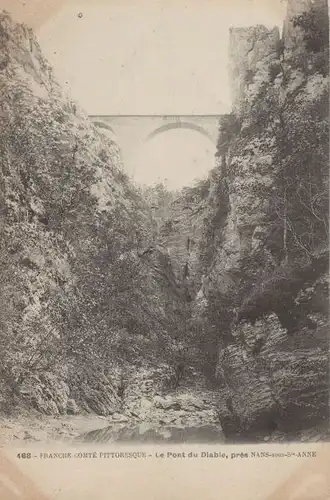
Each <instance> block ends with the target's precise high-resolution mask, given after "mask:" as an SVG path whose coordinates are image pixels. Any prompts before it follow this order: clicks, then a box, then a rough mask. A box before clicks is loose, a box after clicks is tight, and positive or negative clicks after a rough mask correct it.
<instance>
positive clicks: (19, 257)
mask: <svg viewBox="0 0 330 500" xmlns="http://www.w3.org/2000/svg"><path fill="white" fill-rule="evenodd" d="M0 44H1V63H0V129H1V139H0V151H1V175H0V209H1V212H0V228H1V243H0V245H1V249H0V266H1V271H0V272H1V278H2V288H1V292H0V301H1V309H2V314H1V319H0V321H1V336H0V339H1V340H0V342H1V360H2V362H1V366H2V367H1V384H2V389H3V390H2V396H1V397H2V400H1V402H0V405H1V408H2V410H3V411H4V410H6V409H10V406H12V405H13V403H14V402H15V400H17V401H21V400H22V398H23V400H24V401H25V402H26V404H27V405H28V406H29V407H31V406H34V407H35V408H36V409H38V410H39V411H41V412H44V413H50V414H51V413H65V412H73V413H74V412H76V411H82V410H85V411H94V412H96V413H99V414H109V413H111V412H113V411H115V410H117V409H118V408H119V407H120V405H121V404H122V400H121V394H122V386H123V384H124V382H123V380H124V379H125V377H126V371H127V367H128V368H130V369H131V370H134V369H133V368H132V367H133V366H135V362H137V363H140V365H141V360H143V362H144V364H145V366H148V363H150V364H155V363H156V364H157V362H158V361H157V360H159V356H160V354H161V355H162V357H163V358H164V357H165V355H166V352H167V351H170V346H172V344H173V343H174V344H175V341H174V340H173V341H172V340H171V338H170V337H171V333H172V330H171V332H169V327H168V326H167V320H166V314H167V313H168V311H169V310H171V307H172V305H171V304H172V303H173V302H174V301H175V298H176V297H177V294H178V293H179V295H180V290H179V292H178V290H177V289H176V283H175V280H173V277H172V274H171V272H172V271H171V266H170V265H169V264H168V262H167V261H166V256H163V255H162V254H161V252H160V251H159V250H157V249H151V248H150V245H151V242H152V240H153V235H152V232H153V229H152V227H151V221H150V216H149V208H148V207H147V205H146V203H145V202H144V201H143V199H142V197H141V195H140V194H139V192H138V191H137V190H136V189H135V188H134V187H133V185H132V184H131V183H130V181H129V180H128V178H127V177H126V176H125V174H124V173H123V169H122V165H121V159H120V152H119V149H118V146H117V144H116V143H115V142H113V141H112V140H111V139H110V138H109V137H107V136H106V135H105V134H103V133H102V131H100V129H99V128H97V127H95V126H94V125H93V124H92V123H91V122H90V121H89V119H88V117H87V116H86V114H85V113H84V112H83V111H82V110H81V109H80V108H79V106H78V105H77V103H75V102H72V101H71V100H70V99H68V98H67V97H66V95H65V94H64V93H63V92H62V90H61V88H60V86H59V85H58V84H57V82H56V80H55V78H54V77H53V74H52V70H51V68H50V66H49V65H48V63H47V61H46V60H45V58H44V57H43V55H42V52H41V50H40V47H39V45H38V42H37V40H36V38H35V36H34V35H33V33H32V31H31V30H29V29H28V28H27V27H25V26H23V25H19V24H16V23H14V22H13V21H12V20H11V18H10V16H9V15H7V14H6V13H3V14H1V16H0ZM165 291H166V293H167V295H166V296H165ZM171 294H172V295H171ZM164 297H167V299H165V298H164ZM173 330H174V331H175V328H174V329H173ZM174 348H175V345H174ZM166 350H167V351H166ZM141 353H142V354H141ZM136 369H138V368H136Z"/></svg>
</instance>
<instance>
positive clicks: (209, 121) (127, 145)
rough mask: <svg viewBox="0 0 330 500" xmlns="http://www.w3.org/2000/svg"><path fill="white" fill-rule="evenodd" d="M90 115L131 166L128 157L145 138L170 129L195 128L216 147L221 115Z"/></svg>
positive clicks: (133, 153)
mask: <svg viewBox="0 0 330 500" xmlns="http://www.w3.org/2000/svg"><path fill="white" fill-rule="evenodd" d="M90 118H91V120H92V121H93V122H94V124H95V125H97V126H98V127H100V128H102V129H103V131H104V132H105V133H107V134H108V135H109V136H110V137H111V138H112V139H114V140H115V141H116V142H117V143H118V145H119V147H120V149H121V154H122V159H123V162H124V165H125V167H126V168H128V170H130V167H129V166H130V165H131V163H132V162H131V159H132V158H133V157H134V155H135V154H137V153H138V151H139V149H140V147H141V146H142V145H143V144H144V143H145V142H146V141H149V140H151V139H153V138H154V137H156V136H157V135H159V134H163V133H165V132H167V131H169V130H173V129H180V128H181V129H188V130H194V131H195V132H197V133H200V134H202V135H204V136H206V137H207V138H208V139H209V140H210V142H211V143H213V146H214V151H215V147H216V143H217V139H218V129H219V118H220V115H201V116H199V115H189V116H188V115H187V116H183V115H180V116H175V115H159V116H158V115H152V116H124V115H121V116H118V115H117V116H109V115H103V116H90Z"/></svg>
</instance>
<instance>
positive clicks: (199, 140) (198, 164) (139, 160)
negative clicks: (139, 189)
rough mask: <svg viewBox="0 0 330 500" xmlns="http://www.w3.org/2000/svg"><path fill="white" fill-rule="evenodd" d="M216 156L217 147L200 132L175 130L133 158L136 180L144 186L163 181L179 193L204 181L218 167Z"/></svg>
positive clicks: (163, 135)
mask: <svg viewBox="0 0 330 500" xmlns="http://www.w3.org/2000/svg"><path fill="white" fill-rule="evenodd" d="M214 154H215V145H214V144H213V143H212V142H211V141H210V139H208V138H207V137H205V136H204V135H202V134H200V133H199V132H196V131H194V130H188V129H172V130H169V131H167V132H165V133H163V134H159V135H157V136H156V137H155V138H154V139H152V140H149V141H147V142H145V143H144V144H143V145H142V147H141V148H140V150H139V151H138V152H137V155H136V156H135V157H134V158H133V159H132V163H133V165H132V168H133V170H134V178H135V179H136V180H138V182H139V183H141V184H146V185H152V184H156V183H158V182H163V183H164V184H165V185H166V187H167V188H168V189H170V190H178V189H181V188H182V187H184V186H187V185H191V184H193V183H194V182H196V181H197V180H200V179H203V178H204V177H205V174H206V173H207V172H208V171H209V170H210V169H211V168H212V167H213V166H214V165H215V156H214ZM156 166H157V168H156Z"/></svg>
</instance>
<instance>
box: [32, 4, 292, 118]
mask: <svg viewBox="0 0 330 500" xmlns="http://www.w3.org/2000/svg"><path fill="white" fill-rule="evenodd" d="M284 10H285V6H284V3H283V2H281V1H280V0H271V1H270V0H230V1H229V0H209V1H208V0H203V2H202V1H201V0H200V1H197V0H190V1H189V2H187V3H186V2H184V0H176V2H175V3H174V0H167V1H166V2H165V1H164V0H140V2H139V1H135V2H133V1H132V0H121V2H119V1H116V0H103V1H101V0H94V1H90V2H89V3H87V2H83V3H80V2H79V1H76V2H65V3H64V4H63V5H62V7H61V8H60V9H59V10H58V11H57V12H55V13H54V14H53V15H52V17H51V18H50V19H49V20H48V21H46V22H44V23H43V24H42V25H41V26H39V28H38V29H37V35H38V37H39V40H40V44H41V46H42V48H43V51H44V52H45V54H46V56H47V57H48V59H49V61H50V62H51V64H52V65H53V66H54V68H55V74H56V75H57V77H58V79H59V81H60V83H61V84H63V85H64V86H65V87H66V88H67V89H68V91H69V92H70V93H71V95H72V96H73V97H74V99H76V100H77V101H78V102H79V103H80V104H81V106H82V107H83V108H84V109H85V110H86V111H87V112H88V113H89V114H92V115H100V114H113V115H116V114H128V115H130V114H133V115H134V114H218V113H223V112H226V111H228V109H229V108H230V89H229V82H228V78H227V51H228V32H229V28H230V26H232V25H234V26H247V25H254V24H258V23H262V24H266V25H267V26H269V27H273V26H274V25H281V24H282V19H283V15H284Z"/></svg>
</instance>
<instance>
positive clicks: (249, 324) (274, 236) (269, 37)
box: [195, 2, 329, 439]
mask: <svg viewBox="0 0 330 500" xmlns="http://www.w3.org/2000/svg"><path fill="white" fill-rule="evenodd" d="M320 19H323V23H324V24H322V22H320V21H319V20H320ZM327 19H328V17H327V6H326V4H325V3H324V2H318V3H317V5H316V4H315V5H314V4H313V6H309V7H308V10H307V11H305V10H304V8H303V6H302V5H301V3H299V5H298V6H297V5H296V3H295V2H289V5H288V17H287V19H286V21H285V29H284V36H283V38H282V39H280V38H279V33H278V30H277V29H274V30H267V29H266V28H262V27H253V28H250V29H249V28H244V29H241V28H239V29H235V28H233V29H232V30H231V34H230V40H231V44H230V58H231V63H230V68H231V69H230V72H231V77H232V79H233V98H234V105H233V112H232V113H231V115H228V116H224V117H222V119H221V120H220V121H221V123H220V135H219V143H218V157H219V166H220V168H219V171H218V188H217V189H218V193H222V198H221V199H218V203H217V205H216V206H215V207H214V209H213V211H212V210H211V213H210V215H209V216H208V221H207V220H206V221H204V228H203V231H202V240H201V243H200V247H204V248H205V247H207V248H208V249H209V250H210V249H211V255H208V258H207V259H205V252H204V253H203V252H202V251H201V252H200V255H199V264H201V263H204V271H203V274H204V275H206V276H207V277H208V282H209V286H208V293H207V294H206V297H205V296H204V298H203V300H201V295H197V298H196V305H195V309H196V308H197V310H198V307H199V312H198V313H197V314H196V324H197V325H198V328H199V330H200V332H202V333H201V334H202V335H203V336H205V335H206V336H208V337H209V338H211V339H213V343H212V345H213V346H218V348H219V356H218V359H217V360H214V358H213V359H211V361H212V362H213V363H214V364H216V377H217V380H218V384H219V418H220V421H221V423H222V426H223V429H224V431H225V433H226V435H227V437H228V439H237V438H238V437H240V438H241V439H255V438H256V436H258V438H260V439H270V438H271V437H272V436H274V435H276V433H284V434H285V435H286V436H289V435H290V433H292V436H293V435H295V438H297V432H299V431H301V432H305V431H306V429H308V428H312V429H314V431H315V428H316V427H318V426H319V427H318V428H319V429H323V428H324V427H323V426H325V428H326V427H327V422H328V420H327V419H328V392H329V391H328V383H329V382H328V381H329V371H328V362H329V357H328V299H327V297H328V275H327V269H328V201H327V200H328V184H327V183H328V31H327ZM313 37H314V38H313ZM262 41H263V42H264V43H263V44H262ZM221 206H222V210H220V213H222V216H220V218H219V217H217V215H218V213H219V207H221ZM206 213H207V211H206ZM207 227H211V230H206V228H207ZM202 318H204V320H203V319H202ZM205 357H206V358H207V357H209V358H210V349H209V348H208V349H205ZM294 432H296V434H294ZM311 432H313V431H311ZM320 432H321V431H320Z"/></svg>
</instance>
